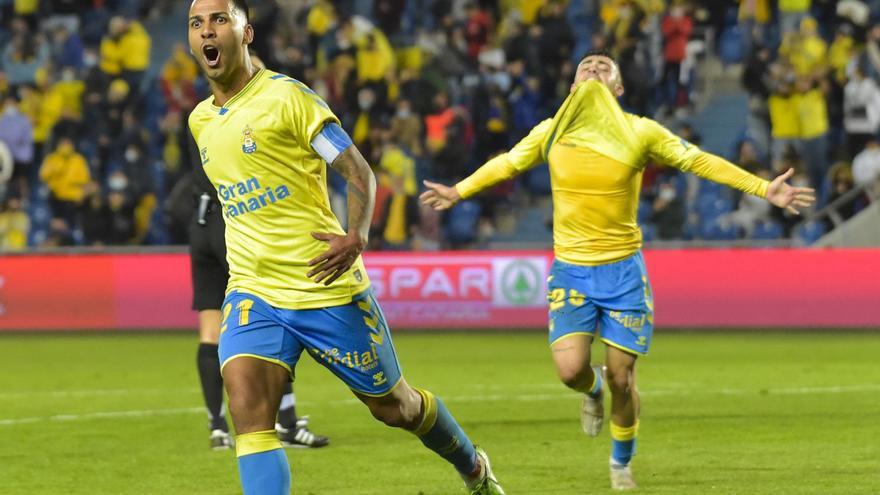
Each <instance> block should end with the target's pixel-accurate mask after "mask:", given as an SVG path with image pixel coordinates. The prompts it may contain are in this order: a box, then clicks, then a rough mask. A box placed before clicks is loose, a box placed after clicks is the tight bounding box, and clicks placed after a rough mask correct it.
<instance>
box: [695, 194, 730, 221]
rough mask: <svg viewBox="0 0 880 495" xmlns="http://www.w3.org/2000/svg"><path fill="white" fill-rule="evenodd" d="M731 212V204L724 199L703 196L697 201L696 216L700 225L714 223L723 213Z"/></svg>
mask: <svg viewBox="0 0 880 495" xmlns="http://www.w3.org/2000/svg"><path fill="white" fill-rule="evenodd" d="M731 211H733V203H732V202H731V201H730V200H729V199H727V198H724V197H714V198H713V197H708V196H703V197H700V198H699V199H697V215H699V216H700V222H701V223H702V224H707V223H714V222H715V220H716V219H717V218H718V217H720V216H721V215H723V214H725V213H730V212H731Z"/></svg>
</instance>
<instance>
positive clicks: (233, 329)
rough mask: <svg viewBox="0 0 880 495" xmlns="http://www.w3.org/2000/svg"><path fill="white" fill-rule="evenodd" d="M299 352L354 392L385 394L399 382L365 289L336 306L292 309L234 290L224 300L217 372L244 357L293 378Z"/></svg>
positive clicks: (386, 336) (384, 329) (381, 322)
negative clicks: (274, 366)
mask: <svg viewBox="0 0 880 495" xmlns="http://www.w3.org/2000/svg"><path fill="white" fill-rule="evenodd" d="M303 351H306V352H307V353H309V354H310V355H311V356H312V358H313V359H314V360H315V361H317V362H319V363H321V364H322V365H324V367H325V368H327V369H329V370H330V371H331V372H333V374H335V375H336V376H337V377H339V379H340V380H342V381H343V382H345V384H346V385H348V387H349V388H351V389H352V390H354V391H355V392H359V393H362V394H365V395H373V396H381V395H386V394H387V393H389V392H390V391H391V389H392V388H394V386H395V385H396V384H397V382H399V381H400V376H401V371H400V363H399V362H398V360H397V353H396V352H395V350H394V344H393V342H392V341H391V333H390V331H389V329H388V325H387V324H386V323H385V316H384V315H383V314H382V310H381V309H380V308H379V304H378V303H377V302H376V299H375V298H374V297H373V294H372V290H370V289H367V290H366V291H364V292H362V293H360V294H358V295H357V296H355V297H354V299H353V300H352V301H351V303H349V304H345V305H342V306H333V307H329V308H316V309H296V310H293V309H282V308H276V307H273V306H271V305H269V304H268V303H266V302H265V301H264V300H262V299H260V298H259V297H257V296H254V295H251V294H247V293H244V292H240V291H232V292H230V293H229V294H227V295H226V299H225V300H224V301H223V322H222V323H221V327H220V350H219V353H220V363H222V364H221V371H222V369H223V367H224V366H225V365H226V364H227V363H229V361H231V360H232V359H235V358H237V357H242V356H248V357H255V358H258V359H263V360H265V361H269V362H272V363H276V364H278V365H280V366H283V367H284V368H286V369H287V370H288V371H289V372H290V374H291V377H293V374H294V369H295V368H296V363H297V361H299V357H300V355H301V354H302V352H303Z"/></svg>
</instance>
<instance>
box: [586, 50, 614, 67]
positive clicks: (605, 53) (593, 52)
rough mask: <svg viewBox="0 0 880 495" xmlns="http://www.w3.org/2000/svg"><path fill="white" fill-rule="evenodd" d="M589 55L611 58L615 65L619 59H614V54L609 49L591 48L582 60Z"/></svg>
mask: <svg viewBox="0 0 880 495" xmlns="http://www.w3.org/2000/svg"><path fill="white" fill-rule="evenodd" d="M587 57H607V58H610V59H611V61H612V62H614V65H617V60H615V59H614V55H612V54H611V52H609V51H608V50H602V49H597V50H590V51H588V52H587V53H585V54H584V55H583V56H582V57H581V60H583V59H585V58H587Z"/></svg>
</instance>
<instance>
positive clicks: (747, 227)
mask: <svg viewBox="0 0 880 495" xmlns="http://www.w3.org/2000/svg"><path fill="white" fill-rule="evenodd" d="M757 175H758V176H759V177H761V178H763V179H766V180H771V179H772V178H773V177H772V176H771V175H770V171H769V170H767V169H761V170H758V172H757ZM771 209H772V205H771V204H770V203H768V202H767V201H765V200H764V198H760V197H757V196H752V195H751V194H743V195H742V196H741V197H740V200H739V206H738V207H737V209H736V210H735V211H733V212H731V213H728V214H726V215H724V216H722V217H721V218H720V219H719V222H721V223H724V222H729V223H730V224H732V225H734V226H736V227H737V228H739V229H742V231H743V233H744V234H745V236H746V237H751V236H752V233H753V232H754V230H755V227H756V226H757V224H758V222H767V221H770V210H771Z"/></svg>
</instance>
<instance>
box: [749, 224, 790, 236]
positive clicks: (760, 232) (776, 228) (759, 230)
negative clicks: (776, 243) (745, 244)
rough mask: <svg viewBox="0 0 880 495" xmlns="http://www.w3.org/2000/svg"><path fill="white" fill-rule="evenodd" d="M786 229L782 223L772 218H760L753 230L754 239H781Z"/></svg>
mask: <svg viewBox="0 0 880 495" xmlns="http://www.w3.org/2000/svg"><path fill="white" fill-rule="evenodd" d="M784 233H785V231H784V230H783V228H782V225H779V223H777V222H774V221H772V220H766V221H764V220H760V221H758V223H757V225H755V230H754V231H753V232H752V237H751V238H752V239H756V240H765V241H771V240H776V239H781V238H782V236H783V234H784Z"/></svg>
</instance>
